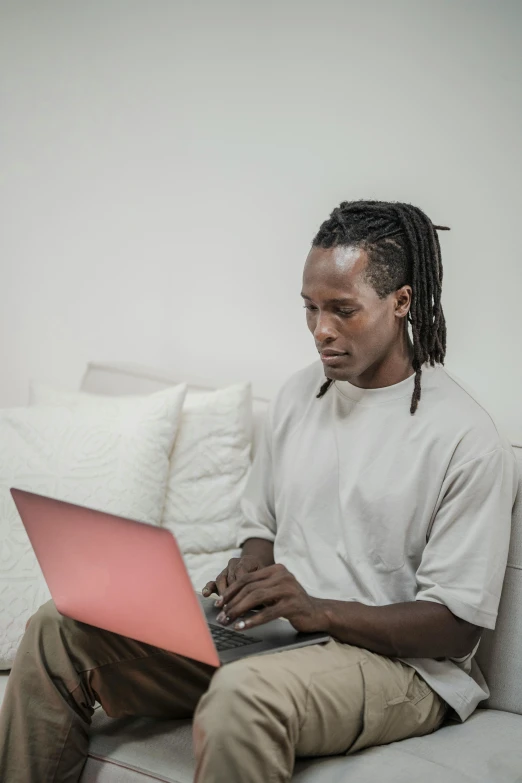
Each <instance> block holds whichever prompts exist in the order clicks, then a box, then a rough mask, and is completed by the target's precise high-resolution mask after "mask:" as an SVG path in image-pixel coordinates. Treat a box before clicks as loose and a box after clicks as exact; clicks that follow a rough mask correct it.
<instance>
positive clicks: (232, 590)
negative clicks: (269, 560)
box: [223, 566, 274, 604]
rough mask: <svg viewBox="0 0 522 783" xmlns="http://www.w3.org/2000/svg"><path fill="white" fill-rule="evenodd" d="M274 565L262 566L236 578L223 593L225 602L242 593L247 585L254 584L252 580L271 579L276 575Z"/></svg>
mask: <svg viewBox="0 0 522 783" xmlns="http://www.w3.org/2000/svg"><path fill="white" fill-rule="evenodd" d="M273 569H274V566H266V567H265V568H260V569H258V570H257V571H249V572H248V573H246V574H243V575H242V576H241V577H239V578H238V579H236V581H235V582H233V583H232V584H231V585H229V586H228V588H227V589H226V591H225V593H224V594H223V603H225V604H229V603H230V601H231V600H232V599H233V598H235V597H236V596H237V595H238V593H240V592H241V591H242V590H243V588H244V587H246V585H250V584H252V582H262V581H263V580H265V579H269V578H270V577H271V576H273V575H274V572H273Z"/></svg>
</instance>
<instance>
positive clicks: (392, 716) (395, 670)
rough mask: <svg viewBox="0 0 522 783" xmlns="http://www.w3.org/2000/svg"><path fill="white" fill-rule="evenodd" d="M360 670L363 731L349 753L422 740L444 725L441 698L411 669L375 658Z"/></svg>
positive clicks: (367, 661) (388, 660)
mask: <svg viewBox="0 0 522 783" xmlns="http://www.w3.org/2000/svg"><path fill="white" fill-rule="evenodd" d="M361 671H362V675H363V680H364V712H363V728H362V731H361V734H360V735H359V737H358V738H357V740H356V741H355V743H354V744H353V745H352V746H351V747H350V748H349V750H348V751H347V754H349V753H355V752H356V751H358V750H362V749H363V748H367V747H372V746H374V745H387V744H388V743H390V742H397V741H398V740H402V739H407V738H409V737H419V736H422V735H423V734H429V733H431V732H432V731H434V730H435V729H436V728H438V726H439V725H440V723H441V722H442V720H441V711H442V710H441V699H440V698H439V696H437V694H435V693H434V692H433V691H432V689H431V688H430V686H429V685H428V684H427V683H426V682H425V681H424V680H423V679H422V677H420V676H419V675H418V674H417V672H416V671H415V670H414V669H413V668H412V667H409V666H407V665H406V664H403V663H401V662H399V661H394V660H391V659H385V658H384V657H382V656H372V657H368V658H367V659H366V661H365V662H364V664H363V665H362V666H361ZM442 717H443V716H442Z"/></svg>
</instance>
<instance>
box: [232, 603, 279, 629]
mask: <svg viewBox="0 0 522 783" xmlns="http://www.w3.org/2000/svg"><path fill="white" fill-rule="evenodd" d="M281 616H282V615H281V610H280V609H279V608H278V604H274V606H267V607H266V608H265V609H262V610H261V611H259V612H258V613H257V614H255V615H254V616H253V617H249V618H248V620H240V619H238V620H236V622H235V623H234V626H233V628H234V630H236V631H243V630H245V629H248V628H255V627H256V626H258V625H264V623H269V622H270V621H271V620H276V619H277V618H278V617H281Z"/></svg>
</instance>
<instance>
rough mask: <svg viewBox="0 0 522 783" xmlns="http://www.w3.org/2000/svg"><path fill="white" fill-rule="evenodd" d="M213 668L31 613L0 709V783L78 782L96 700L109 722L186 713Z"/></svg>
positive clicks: (47, 612)
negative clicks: (115, 718) (121, 718)
mask: <svg viewBox="0 0 522 783" xmlns="http://www.w3.org/2000/svg"><path fill="white" fill-rule="evenodd" d="M214 671H215V669H214V668H213V667H211V666H207V665H206V664H202V663H198V662H196V661H191V660H189V659H188V658H184V657H183V656H178V655H175V654H173V653H169V652H167V651H165V650H161V649H159V648H157V647H153V646H152V645H149V644H144V643H142V642H137V641H134V640H133V639H128V638H126V637H124V636H120V635H118V634H113V633H110V632H109V631H103V630H101V629H99V628H95V627H93V626H91V625H87V624H85V623H79V622H76V621H75V620H71V619H69V618H67V617H64V616H63V615H61V614H60V613H59V612H58V611H57V609H56V607H55V605H54V602H53V601H48V602H47V603H45V604H43V606H41V607H40V609H38V611H37V612H36V613H35V614H34V615H33V616H32V618H31V621H30V623H29V626H28V628H27V630H26V632H25V634H24V636H23V638H22V641H21V643H20V646H19V648H18V650H17V654H16V658H15V661H14V664H13V668H12V670H11V673H10V675H9V679H8V683H7V688H6V692H5V696H4V700H3V703H2V707H1V709H0V781H5V783H44V781H45V783H77V781H78V780H79V778H80V775H81V772H82V769H83V766H84V764H85V760H86V757H87V750H88V744H89V736H88V731H89V726H90V723H91V716H92V714H93V712H94V710H93V705H94V702H95V701H98V702H99V703H100V704H101V705H102V707H103V709H104V710H105V712H106V713H107V714H108V715H109V716H111V717H121V716H124V715H139V716H152V717H157V718H185V717H190V716H192V714H193V712H194V709H195V706H196V704H197V702H198V700H199V698H200V697H201V694H202V693H203V692H204V691H205V690H206V689H207V687H208V683H209V682H210V678H211V676H212V674H213V673H214Z"/></svg>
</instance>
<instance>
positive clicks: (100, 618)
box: [10, 488, 220, 666]
mask: <svg viewBox="0 0 522 783" xmlns="http://www.w3.org/2000/svg"><path fill="white" fill-rule="evenodd" d="M10 491H11V495H12V497H13V500H14V502H15V504H16V507H17V509H18V512H19V514H20V517H21V519H22V522H23V524H24V527H25V529H26V531H27V535H28V537H29V540H30V542H31V544H32V547H33V549H34V552H35V555H36V558H37V560H38V563H39V564H40V568H41V569H42V572H43V575H44V577H45V580H46V582H47V585H48V587H49V590H50V592H51V595H52V598H53V601H54V603H55V605H56V608H57V609H58V611H59V612H60V613H61V614H63V615H65V616H67V617H71V618H72V619H74V620H79V621H80V622H84V623H88V624H89V625H95V626H96V627H98V628H103V629H105V630H108V631H112V632H114V633H119V634H121V635H123V636H128V637H130V638H132V639H137V640H138V641H141V642H145V643H147V644H151V645H154V646H155V647H159V648H161V649H164V650H168V651H170V652H175V653H178V654H179V655H186V656H188V657H190V658H194V659H195V660H198V661H202V662H203V663H208V664H210V665H212V666H219V665H220V661H219V658H218V655H217V652H216V649H215V646H214V643H213V641H212V636H211V633H210V630H209V628H208V625H207V621H206V619H205V615H204V612H203V609H202V607H201V604H200V601H199V599H198V596H197V593H196V592H195V590H194V587H193V585H192V582H191V580H190V577H189V574H188V572H187V569H186V566H185V563H184V561H183V557H182V555H181V552H180V550H179V547H178V544H177V542H176V539H175V538H174V536H173V535H172V533H171V532H170V531H169V530H166V529H165V528H160V527H156V526H155V525H152V524H149V523H146V522H139V521H137V520H130V519H125V518H123V517H118V516H116V515H114V514H109V513H106V512H103V511H98V510H95V509H91V508H85V507H83V506H77V505H75V504H74V503H68V502H65V501H63V500H55V499H53V498H48V497H45V496H43V495H38V494H36V493H33V492H28V491H26V490H21V489H16V488H12V489H11V490H10Z"/></svg>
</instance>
